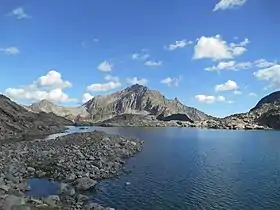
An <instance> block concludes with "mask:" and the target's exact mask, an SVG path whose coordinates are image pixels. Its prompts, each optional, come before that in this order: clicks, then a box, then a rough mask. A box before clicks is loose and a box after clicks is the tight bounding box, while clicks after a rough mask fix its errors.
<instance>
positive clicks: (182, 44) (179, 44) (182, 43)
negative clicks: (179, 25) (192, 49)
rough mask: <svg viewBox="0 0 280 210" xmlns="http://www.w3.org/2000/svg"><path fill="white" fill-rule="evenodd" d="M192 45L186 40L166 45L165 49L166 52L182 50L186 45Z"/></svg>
mask: <svg viewBox="0 0 280 210" xmlns="http://www.w3.org/2000/svg"><path fill="white" fill-rule="evenodd" d="M191 44H193V42H192V41H187V40H186V39H183V40H180V41H175V43H173V44H170V45H168V46H167V47H165V48H166V49H167V50H170V51H172V50H176V49H177V48H184V47H186V46H188V45H191Z"/></svg>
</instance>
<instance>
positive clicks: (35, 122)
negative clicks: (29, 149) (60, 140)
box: [0, 95, 71, 139]
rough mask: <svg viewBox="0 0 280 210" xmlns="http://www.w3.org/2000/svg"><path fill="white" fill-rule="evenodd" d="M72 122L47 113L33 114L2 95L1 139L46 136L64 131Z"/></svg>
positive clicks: (0, 99)
mask: <svg viewBox="0 0 280 210" xmlns="http://www.w3.org/2000/svg"><path fill="white" fill-rule="evenodd" d="M70 123H71V121H68V120H66V119H64V118H61V117H58V116H56V115H53V114H47V113H43V112H40V113H33V112H29V111H27V110H26V109H25V108H24V107H22V106H20V105H18V104H16V103H15V102H13V101H11V100H10V99H9V98H7V97H6V96H4V95H0V139H5V138H11V137H16V136H20V135H22V134H28V133H30V132H32V134H46V133H52V132H56V131H59V130H61V129H62V127H63V125H67V124H68V125H69V124H70Z"/></svg>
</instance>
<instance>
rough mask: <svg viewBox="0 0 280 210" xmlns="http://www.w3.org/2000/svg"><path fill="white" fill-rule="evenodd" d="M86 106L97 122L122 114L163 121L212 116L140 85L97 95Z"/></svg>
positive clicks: (197, 119) (199, 118)
mask: <svg viewBox="0 0 280 210" xmlns="http://www.w3.org/2000/svg"><path fill="white" fill-rule="evenodd" d="M84 106H85V107H86V109H87V111H88V112H89V113H90V116H91V119H92V120H93V121H96V122H100V121H104V120H107V119H110V118H113V117H115V116H118V115H121V114H138V115H139V114H141V115H153V116H156V118H157V119H160V120H168V119H172V120H180V119H184V120H190V121H202V120H207V119H211V118H212V117H211V116H209V115H206V114H205V113H203V112H201V111H199V110H197V109H195V108H193V107H188V106H185V105H184V104H182V103H181V102H180V101H179V100H178V99H177V98H175V99H174V100H172V99H166V98H165V97H164V96H163V95H162V94H161V93H160V92H159V91H155V90H150V89H149V88H148V87H146V86H143V85H138V84H136V85H132V86H130V87H128V88H126V89H124V90H122V91H119V92H116V93H113V94H110V95H105V96H96V97H94V98H93V99H91V100H90V101H88V102H87V103H85V104H84ZM177 118H179V119H177Z"/></svg>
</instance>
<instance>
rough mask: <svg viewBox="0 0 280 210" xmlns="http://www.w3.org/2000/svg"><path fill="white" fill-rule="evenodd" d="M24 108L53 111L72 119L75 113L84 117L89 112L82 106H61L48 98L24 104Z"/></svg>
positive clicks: (33, 110) (34, 110)
mask: <svg viewBox="0 0 280 210" xmlns="http://www.w3.org/2000/svg"><path fill="white" fill-rule="evenodd" d="M25 108H26V109H27V110H29V111H32V112H35V113H38V112H46V113H54V114H55V115H57V116H61V117H66V118H68V119H74V118H75V117H76V116H77V115H81V116H82V117H85V118H86V117H87V116H88V115H89V113H88V112H87V110H86V108H85V107H84V106H80V107H63V106H58V105H56V104H54V103H52V102H50V101H48V100H42V101H39V102H37V103H33V104H31V105H30V106H25Z"/></svg>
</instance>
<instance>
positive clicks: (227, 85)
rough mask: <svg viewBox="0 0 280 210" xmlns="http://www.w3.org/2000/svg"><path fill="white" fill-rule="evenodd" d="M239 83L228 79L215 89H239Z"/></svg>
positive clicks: (218, 90)
mask: <svg viewBox="0 0 280 210" xmlns="http://www.w3.org/2000/svg"><path fill="white" fill-rule="evenodd" d="M237 89H238V85H237V83H236V82H235V81H233V80H228V81H227V82H226V83H224V84H219V85H216V86H215V91H216V92H220V91H229V90H237Z"/></svg>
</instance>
